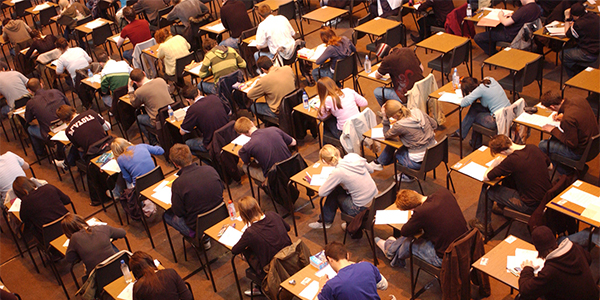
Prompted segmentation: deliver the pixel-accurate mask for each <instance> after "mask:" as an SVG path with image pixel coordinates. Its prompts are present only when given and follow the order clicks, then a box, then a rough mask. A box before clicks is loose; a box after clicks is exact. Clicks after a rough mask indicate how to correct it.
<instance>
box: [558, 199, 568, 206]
mask: <svg viewBox="0 0 600 300" xmlns="http://www.w3.org/2000/svg"><path fill="white" fill-rule="evenodd" d="M565 203H567V200H565V199H561V200H559V201H558V202H556V204H558V205H565Z"/></svg>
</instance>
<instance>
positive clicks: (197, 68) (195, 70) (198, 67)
mask: <svg viewBox="0 0 600 300" xmlns="http://www.w3.org/2000/svg"><path fill="white" fill-rule="evenodd" d="M200 68H202V63H201V64H199V65H197V66H196V67H194V68H191V69H190V71H189V72H190V73H193V74H196V75H198V74H200Z"/></svg>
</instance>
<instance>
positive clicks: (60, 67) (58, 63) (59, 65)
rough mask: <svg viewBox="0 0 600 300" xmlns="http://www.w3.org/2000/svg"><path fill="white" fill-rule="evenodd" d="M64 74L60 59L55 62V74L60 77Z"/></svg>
mask: <svg viewBox="0 0 600 300" xmlns="http://www.w3.org/2000/svg"><path fill="white" fill-rule="evenodd" d="M64 72H65V66H64V65H63V62H62V60H61V59H60V57H59V58H58V59H57V60H56V74H58V75H60V74H62V73H64Z"/></svg>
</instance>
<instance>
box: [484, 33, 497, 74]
mask: <svg viewBox="0 0 600 300" xmlns="http://www.w3.org/2000/svg"><path fill="white" fill-rule="evenodd" d="M485 30H487V32H488V41H490V46H489V47H488V48H489V49H488V51H490V52H489V53H490V56H492V49H495V48H496V43H494V44H493V45H492V28H490V27H486V28H485ZM482 79H483V78H482Z"/></svg>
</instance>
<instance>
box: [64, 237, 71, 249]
mask: <svg viewBox="0 0 600 300" xmlns="http://www.w3.org/2000/svg"><path fill="white" fill-rule="evenodd" d="M69 241H71V240H70V239H67V240H66V241H65V243H64V244H63V247H65V248H69Z"/></svg>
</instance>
